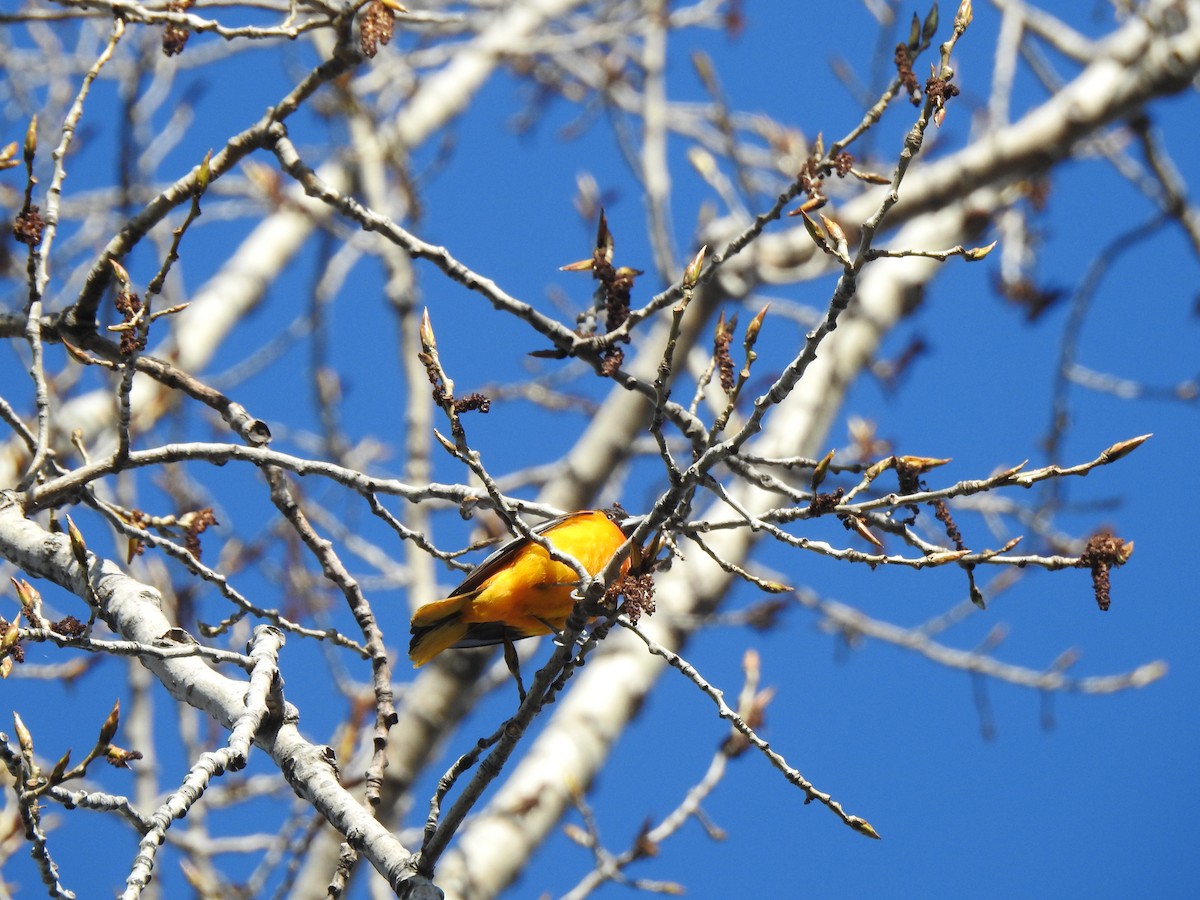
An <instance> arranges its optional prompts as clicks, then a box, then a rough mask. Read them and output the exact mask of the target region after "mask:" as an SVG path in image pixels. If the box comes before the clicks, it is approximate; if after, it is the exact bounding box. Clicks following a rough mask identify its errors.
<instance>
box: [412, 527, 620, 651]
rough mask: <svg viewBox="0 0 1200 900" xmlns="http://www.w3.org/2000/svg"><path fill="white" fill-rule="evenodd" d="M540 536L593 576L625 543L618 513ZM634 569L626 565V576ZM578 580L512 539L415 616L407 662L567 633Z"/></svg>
mask: <svg viewBox="0 0 1200 900" xmlns="http://www.w3.org/2000/svg"><path fill="white" fill-rule="evenodd" d="M533 530H534V533H535V534H541V535H544V536H545V537H546V539H547V540H548V541H549V542H550V543H551V544H552V545H553V546H554V548H555V549H557V550H559V551H560V552H562V553H566V554H570V555H571V556H573V557H575V558H576V559H577V560H579V562H580V563H581V564H582V565H583V567H584V568H585V569H586V570H587V572H588V574H589V575H595V574H597V573H598V572H600V571H601V570H602V569H603V568H604V567H605V566H606V565H608V561H609V560H610V559H612V558H613V554H615V553H616V552H617V550H618V548H620V546H621V545H622V544H623V543H625V534H624V532H622V531H621V528H620V526H618V525H617V523H616V521H615V520H614V517H613V516H612V514H610V513H606V512H603V511H601V510H596V509H592V510H583V511H581V512H573V513H567V515H565V516H559V517H558V518H557V519H551V520H550V521H549V522H546V523H544V524H543V525H540V526H538V527H537V528H535V529H533ZM628 568H629V560H626V561H625V565H624V566H622V568H621V571H622V572H624V571H626V570H627V569H628ZM578 581H579V576H578V575H577V574H576V573H575V570H574V569H572V568H571V567H570V566H568V565H566V564H565V563H560V562H555V561H554V560H552V559H551V558H550V554H549V553H547V552H546V550H545V548H544V547H542V546H540V545H539V544H536V543H534V542H533V541H531V540H529V539H528V538H523V537H519V538H516V539H514V540H511V541H509V542H508V543H507V544H505V545H504V546H503V547H501V548H500V549H499V550H497V551H496V552H495V553H493V554H492V555H491V556H489V557H488V558H487V559H485V560H484V561H483V562H481V563H480V564H479V565H478V566H476V567H475V569H474V571H472V572H471V574H470V575H468V576H467V580H466V581H464V582H463V583H462V584H460V585H459V586H458V587H456V588H455V589H454V590H453V592H451V594H450V596H449V597H447V598H446V599H445V600H436V601H434V602H433V603H426V604H425V605H424V606H422V607H420V608H419V609H418V610H417V611H416V612H415V613H413V617H412V642H411V643H410V644H409V645H408V656H409V658H410V659H411V660H412V661H413V665H414V666H417V667H420V666H423V665H425V663H427V662H429V661H430V660H431V659H433V658H434V657H435V656H437V655H438V654H439V653H441V652H442V651H443V650H447V649H449V648H451V647H482V646H483V645H485V644H499V643H502V642H503V641H504V640H505V639H508V640H517V639H519V638H525V637H532V636H533V635H535V634H549V633H550V632H551V631H561V630H562V629H563V628H564V627H565V626H566V624H567V616H569V615H570V614H571V610H572V609H573V608H574V606H575V601H573V600H572V599H571V592H572V591H573V590H575V587H576V584H577V583H578Z"/></svg>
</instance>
